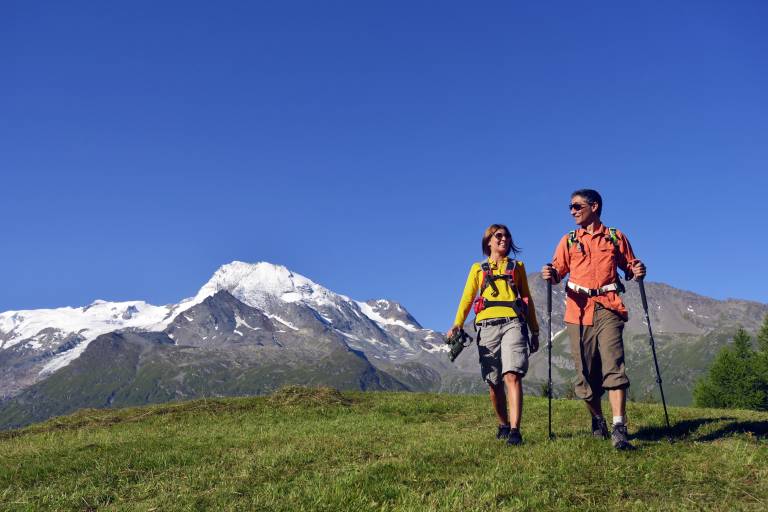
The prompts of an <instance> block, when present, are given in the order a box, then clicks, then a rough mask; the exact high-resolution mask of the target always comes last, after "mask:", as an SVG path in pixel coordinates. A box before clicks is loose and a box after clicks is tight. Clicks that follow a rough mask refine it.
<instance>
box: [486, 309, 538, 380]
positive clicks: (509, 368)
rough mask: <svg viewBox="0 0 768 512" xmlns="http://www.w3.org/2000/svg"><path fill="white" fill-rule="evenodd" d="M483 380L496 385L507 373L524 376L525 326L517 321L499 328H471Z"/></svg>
mask: <svg viewBox="0 0 768 512" xmlns="http://www.w3.org/2000/svg"><path fill="white" fill-rule="evenodd" d="M475 329H476V330H477V352H478V354H479V355H480V371H481V372H482V374H483V380H485V381H486V382H487V383H488V384H491V385H493V386H497V385H499V384H500V383H501V377H502V375H504V374H505V373H507V372H515V373H517V374H518V375H520V376H521V377H523V376H525V374H526V373H528V327H527V326H526V324H525V322H521V321H520V319H519V318H510V319H509V321H508V322H506V323H504V324H500V325H487V326H485V327H484V326H483V325H482V322H480V323H478V324H476V325H475Z"/></svg>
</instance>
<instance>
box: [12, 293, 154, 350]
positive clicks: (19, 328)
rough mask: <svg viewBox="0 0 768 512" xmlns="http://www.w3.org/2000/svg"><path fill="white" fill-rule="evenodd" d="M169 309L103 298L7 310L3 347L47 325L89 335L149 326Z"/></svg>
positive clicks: (66, 331)
mask: <svg viewBox="0 0 768 512" xmlns="http://www.w3.org/2000/svg"><path fill="white" fill-rule="evenodd" d="M168 312H169V307H167V306H153V305H151V304H147V303H146V302H143V301H129V302H106V301H103V300H97V301H94V302H93V303H91V304H89V305H88V306H83V307H79V308H72V307H65V308H56V309H35V310H27V311H6V312H4V313H0V340H2V345H1V346H0V347H1V348H8V347H11V346H13V345H15V344H16V343H18V342H20V341H22V340H25V339H28V338H31V337H32V336H35V335H36V334H38V333H39V332H41V331H43V330H44V329H56V330H59V331H61V332H64V333H70V332H73V333H80V334H82V335H83V336H84V337H85V338H86V339H93V338H95V337H96V336H98V335H100V334H104V333H107V332H110V331H114V330H117V329H122V328H125V327H136V328H150V327H152V326H154V325H156V324H160V323H161V322H162V321H163V320H164V319H165V318H166V316H167V314H168Z"/></svg>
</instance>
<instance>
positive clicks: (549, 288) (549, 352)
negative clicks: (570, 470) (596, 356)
mask: <svg viewBox="0 0 768 512" xmlns="http://www.w3.org/2000/svg"><path fill="white" fill-rule="evenodd" d="M547 325H548V329H547V367H548V371H549V374H548V376H547V396H548V398H549V439H550V441H551V440H552V439H554V435H552V281H549V280H547Z"/></svg>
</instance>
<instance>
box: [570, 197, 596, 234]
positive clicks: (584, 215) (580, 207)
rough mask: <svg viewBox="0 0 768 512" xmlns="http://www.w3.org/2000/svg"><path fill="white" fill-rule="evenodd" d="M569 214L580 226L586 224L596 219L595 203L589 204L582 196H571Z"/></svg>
mask: <svg viewBox="0 0 768 512" xmlns="http://www.w3.org/2000/svg"><path fill="white" fill-rule="evenodd" d="M570 210H571V215H572V216H573V220H575V221H576V224H578V225H579V226H581V227H585V226H588V225H589V224H591V223H592V222H593V221H595V220H597V203H592V204H589V203H588V202H587V200H586V199H585V198H584V197H582V196H573V197H572V198H571V205H570Z"/></svg>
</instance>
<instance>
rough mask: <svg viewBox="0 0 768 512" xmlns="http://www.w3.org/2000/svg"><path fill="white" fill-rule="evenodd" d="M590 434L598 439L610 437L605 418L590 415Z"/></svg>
mask: <svg viewBox="0 0 768 512" xmlns="http://www.w3.org/2000/svg"><path fill="white" fill-rule="evenodd" d="M592 436H593V437H596V438H598V439H608V438H609V437H611V433H610V432H608V424H607V423H606V422H605V418H595V417H594V416H592Z"/></svg>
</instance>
